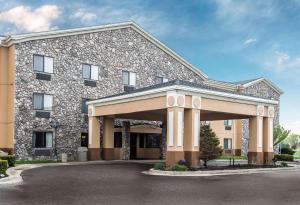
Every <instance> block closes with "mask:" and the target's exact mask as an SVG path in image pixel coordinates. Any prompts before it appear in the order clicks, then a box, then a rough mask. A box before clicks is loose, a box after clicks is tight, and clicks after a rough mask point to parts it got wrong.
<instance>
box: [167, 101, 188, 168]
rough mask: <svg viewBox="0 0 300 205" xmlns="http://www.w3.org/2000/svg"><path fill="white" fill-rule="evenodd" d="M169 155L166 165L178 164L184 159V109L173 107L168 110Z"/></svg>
mask: <svg viewBox="0 0 300 205" xmlns="http://www.w3.org/2000/svg"><path fill="white" fill-rule="evenodd" d="M167 110H168V111H167V115H168V116H167V117H168V120H167V122H168V126H167V153H166V165H167V166H170V165H173V164H176V163H177V162H178V161H179V160H183V159H184V152H183V123H184V108H179V107H172V108H168V109H167Z"/></svg>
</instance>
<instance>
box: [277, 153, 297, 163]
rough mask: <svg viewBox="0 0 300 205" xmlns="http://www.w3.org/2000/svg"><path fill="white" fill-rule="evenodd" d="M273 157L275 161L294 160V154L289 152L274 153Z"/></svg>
mask: <svg viewBox="0 0 300 205" xmlns="http://www.w3.org/2000/svg"><path fill="white" fill-rule="evenodd" d="M274 158H275V160H276V161H288V162H292V161H294V156H293V155H289V154H275V155H274Z"/></svg>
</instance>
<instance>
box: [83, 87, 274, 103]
mask: <svg viewBox="0 0 300 205" xmlns="http://www.w3.org/2000/svg"><path fill="white" fill-rule="evenodd" d="M171 90H178V91H186V92H191V93H196V94H201V95H207V96H210V97H211V98H214V99H216V98H218V97H221V98H225V99H231V100H235V101H236V100H239V101H242V102H249V103H250V104H253V103H256V104H261V103H263V104H268V105H278V103H279V102H278V101H276V100H268V99H263V98H258V97H252V96H245V95H237V94H234V93H226V92H221V91H214V90H207V89H202V88H191V87H189V86H184V85H172V86H169V87H163V88H157V89H153V90H147V91H143V92H137V93H128V94H125V95H119V96H112V97H108V98H103V99H98V100H93V101H89V102H87V105H96V106H97V105H100V104H114V103H116V101H123V100H126V99H134V98H139V97H144V96H146V95H153V94H158V93H163V94H162V95H166V92H168V91H171Z"/></svg>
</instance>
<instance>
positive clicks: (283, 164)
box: [280, 162, 288, 167]
mask: <svg viewBox="0 0 300 205" xmlns="http://www.w3.org/2000/svg"><path fill="white" fill-rule="evenodd" d="M280 165H281V166H282V167H287V166H288V164H287V163H286V162H281V163H280Z"/></svg>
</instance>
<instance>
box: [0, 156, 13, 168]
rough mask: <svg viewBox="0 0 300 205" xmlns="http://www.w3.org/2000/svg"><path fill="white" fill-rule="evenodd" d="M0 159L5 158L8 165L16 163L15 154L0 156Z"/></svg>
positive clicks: (11, 165)
mask: <svg viewBox="0 0 300 205" xmlns="http://www.w3.org/2000/svg"><path fill="white" fill-rule="evenodd" d="M0 159H2V160H7V162H8V166H10V167H14V166H15V164H16V156H15V155H7V156H0Z"/></svg>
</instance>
